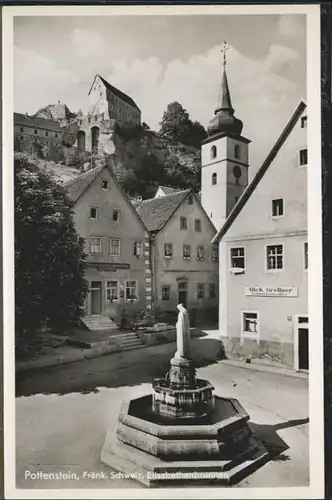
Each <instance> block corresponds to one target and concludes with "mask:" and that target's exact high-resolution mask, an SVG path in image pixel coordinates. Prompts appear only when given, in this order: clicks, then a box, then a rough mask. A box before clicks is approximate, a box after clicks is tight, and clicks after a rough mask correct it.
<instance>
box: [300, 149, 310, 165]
mask: <svg viewBox="0 0 332 500" xmlns="http://www.w3.org/2000/svg"><path fill="white" fill-rule="evenodd" d="M307 164H308V150H307V149H300V165H307Z"/></svg>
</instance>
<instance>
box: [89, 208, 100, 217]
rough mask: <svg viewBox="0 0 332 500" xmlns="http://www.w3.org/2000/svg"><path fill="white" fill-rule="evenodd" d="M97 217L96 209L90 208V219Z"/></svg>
mask: <svg viewBox="0 0 332 500" xmlns="http://www.w3.org/2000/svg"><path fill="white" fill-rule="evenodd" d="M97 217H98V208H96V207H90V219H97Z"/></svg>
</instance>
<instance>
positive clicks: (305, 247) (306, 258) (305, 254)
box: [304, 242, 309, 269]
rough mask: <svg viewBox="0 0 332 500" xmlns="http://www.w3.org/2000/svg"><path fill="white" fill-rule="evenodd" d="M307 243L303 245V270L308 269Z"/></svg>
mask: <svg viewBox="0 0 332 500" xmlns="http://www.w3.org/2000/svg"><path fill="white" fill-rule="evenodd" d="M308 262H309V260H308V243H307V242H305V244H304V269H308Z"/></svg>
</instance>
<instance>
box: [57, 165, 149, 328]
mask: <svg viewBox="0 0 332 500" xmlns="http://www.w3.org/2000/svg"><path fill="white" fill-rule="evenodd" d="M64 187H65V188H66V190H67V194H68V196H69V198H70V199H71V200H72V201H73V202H74V211H75V224H76V228H77V230H78V232H79V234H80V235H81V236H82V237H83V238H84V239H85V251H86V253H87V256H88V257H87V262H86V274H85V276H86V279H87V280H88V283H89V293H88V297H87V299H86V304H85V313H86V316H88V317H89V316H106V317H109V318H112V319H113V320H115V321H116V322H118V321H119V318H120V316H121V314H122V312H123V309H125V310H126V312H127V316H128V317H133V316H135V315H136V314H137V313H139V312H141V311H142V310H143V309H145V308H151V293H150V292H149V287H150V285H149V280H150V282H151V277H150V262H149V239H148V233H147V230H146V227H145V225H144V223H143V221H142V220H141V218H140V217H139V216H138V214H137V212H136V211H135V209H134V207H133V206H132V204H131V203H130V201H129V200H128V198H127V196H126V194H125V193H124V192H123V190H122V188H121V186H120V185H119V183H118V182H117V180H116V178H115V176H114V175H113V173H112V170H111V168H110V167H108V166H103V167H98V168H95V169H93V170H90V171H88V172H87V173H85V174H82V175H80V176H78V177H76V178H75V179H73V180H71V181H69V182H67V183H66V184H64Z"/></svg>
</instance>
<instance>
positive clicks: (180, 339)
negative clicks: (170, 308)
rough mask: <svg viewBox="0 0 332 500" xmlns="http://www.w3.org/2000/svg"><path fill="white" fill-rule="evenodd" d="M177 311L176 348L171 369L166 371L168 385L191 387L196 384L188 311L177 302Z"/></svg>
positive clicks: (182, 387) (183, 387)
mask: <svg viewBox="0 0 332 500" xmlns="http://www.w3.org/2000/svg"><path fill="white" fill-rule="evenodd" d="M177 309H178V311H179V314H178V320H177V323H176V346H177V350H176V353H175V355H174V357H173V358H172V359H171V369H170V371H169V373H168V377H169V378H168V380H169V384H170V387H171V388H173V389H176V388H181V389H193V388H195V386H196V382H195V368H194V367H193V364H192V361H191V359H190V357H189V355H190V324H189V316H188V311H187V310H186V308H185V307H184V306H183V304H178V306H177Z"/></svg>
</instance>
